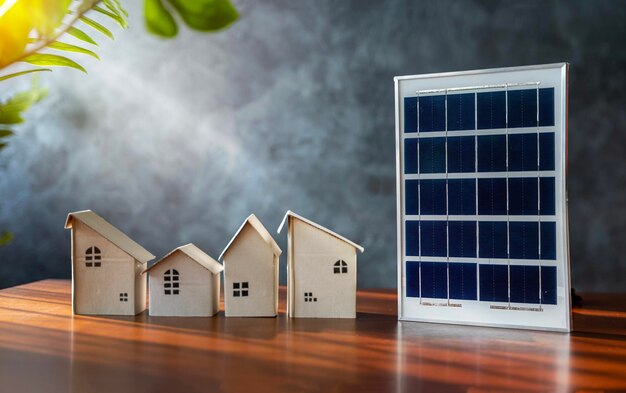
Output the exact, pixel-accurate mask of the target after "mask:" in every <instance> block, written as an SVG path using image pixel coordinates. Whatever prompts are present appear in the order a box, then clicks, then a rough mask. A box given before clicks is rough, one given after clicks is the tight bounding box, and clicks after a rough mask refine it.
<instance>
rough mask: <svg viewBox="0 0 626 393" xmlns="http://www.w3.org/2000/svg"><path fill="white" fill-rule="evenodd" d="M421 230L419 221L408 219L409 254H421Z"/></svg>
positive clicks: (407, 249)
mask: <svg viewBox="0 0 626 393" xmlns="http://www.w3.org/2000/svg"><path fill="white" fill-rule="evenodd" d="M419 230H420V222H419V221H407V222H406V244H405V248H406V255H407V256H419V250H420V248H419V247H420V238H419V233H420V232H419ZM337 273H338V272H337Z"/></svg>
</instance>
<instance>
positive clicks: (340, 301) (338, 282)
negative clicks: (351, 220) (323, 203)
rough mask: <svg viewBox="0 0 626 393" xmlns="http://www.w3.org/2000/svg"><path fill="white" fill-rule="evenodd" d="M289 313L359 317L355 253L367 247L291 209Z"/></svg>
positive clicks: (288, 218) (287, 217) (285, 220)
mask: <svg viewBox="0 0 626 393" xmlns="http://www.w3.org/2000/svg"><path fill="white" fill-rule="evenodd" d="M285 224H287V227H288V230H287V241H288V245H287V248H288V251H287V312H288V314H289V316H290V317H294V318H355V317H356V266H357V265H356V252H357V250H358V251H360V252H363V251H364V248H363V247H361V246H359V245H358V244H356V243H353V242H351V241H350V240H348V239H346V238H345V237H343V236H340V235H338V234H336V233H335V232H333V231H331V230H330V229H328V228H324V227H323V226H321V225H319V224H316V223H314V222H313V221H310V220H308V219H306V218H304V217H302V216H299V215H297V214H295V213H293V212H291V211H288V212H287V213H286V214H285V217H284V218H283V221H282V223H281V224H280V227H279V228H278V233H280V232H281V231H282V229H283V227H284V226H285Z"/></svg>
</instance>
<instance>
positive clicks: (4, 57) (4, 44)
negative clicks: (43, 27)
mask: <svg viewBox="0 0 626 393" xmlns="http://www.w3.org/2000/svg"><path fill="white" fill-rule="evenodd" d="M4 3H7V4H4ZM11 3H13V4H11ZM3 5H4V6H5V7H6V10H5V12H4V13H3V14H1V15H0V68H2V67H4V66H6V65H8V64H11V63H12V62H13V61H14V60H15V59H17V58H18V57H19V56H20V55H21V54H22V53H23V52H24V48H25V47H26V44H27V43H28V34H29V33H30V31H31V30H32V28H33V25H32V20H31V18H30V16H29V13H28V8H27V7H26V2H25V1H24V0H17V1H11V0H0V7H2V6H3Z"/></svg>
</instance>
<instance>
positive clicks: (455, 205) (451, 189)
mask: <svg viewBox="0 0 626 393" xmlns="http://www.w3.org/2000/svg"><path fill="white" fill-rule="evenodd" d="M448 213H449V214H457V215H458V214H463V215H468V214H476V180H475V179H448Z"/></svg>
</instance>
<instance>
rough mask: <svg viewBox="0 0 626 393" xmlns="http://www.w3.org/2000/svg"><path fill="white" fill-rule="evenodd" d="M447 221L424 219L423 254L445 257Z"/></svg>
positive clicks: (422, 227) (422, 232)
mask: <svg viewBox="0 0 626 393" xmlns="http://www.w3.org/2000/svg"><path fill="white" fill-rule="evenodd" d="M446 225H447V222H446V221H422V222H421V239H420V241H421V244H422V255H423V256H430V257H445V256H446V254H447V248H448V244H447V238H446Z"/></svg>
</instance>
